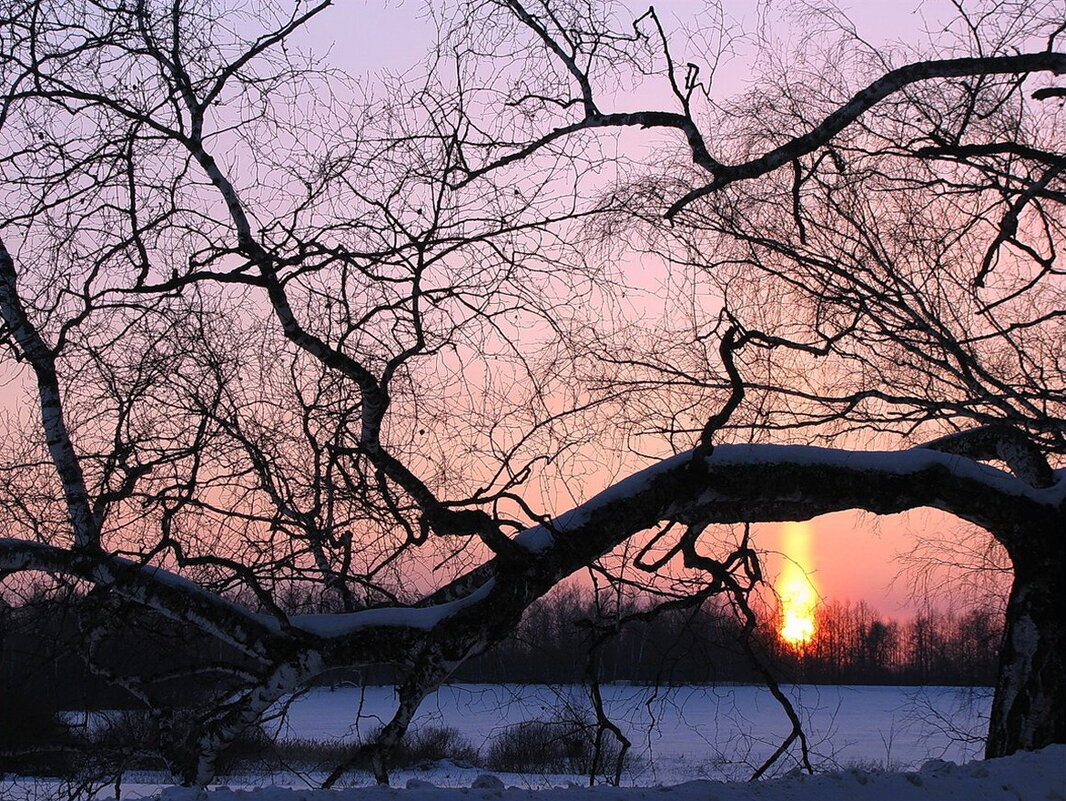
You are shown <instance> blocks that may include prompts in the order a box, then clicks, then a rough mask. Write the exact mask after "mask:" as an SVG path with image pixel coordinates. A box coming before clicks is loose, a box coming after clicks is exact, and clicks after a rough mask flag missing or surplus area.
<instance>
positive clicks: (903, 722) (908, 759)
mask: <svg viewBox="0 0 1066 801" xmlns="http://www.w3.org/2000/svg"><path fill="white" fill-rule="evenodd" d="M786 690H787V692H788V693H789V695H790V697H791V698H792V699H793V702H794V703H795V704H796V706H797V708H798V709H799V710H800V714H801V717H802V718H803V720H804V723H805V729H806V731H807V734H808V738H809V741H810V746H811V752H812V761H814V762H815V765H816V767H821V768H830V767H837V766H845V767H854V766H861V767H879V768H891V769H909V768H916V767H918V766H920V765H921V764H922V763H923V762H925V761H926V760H928V759H934V758H935V759H947V760H950V761H953V762H964V761H966V760H969V759H973V758H976V757H979V756H980V754H981V751H982V749H983V742H982V738H983V734H984V730H985V726H986V722H987V717H988V709H989V705H990V702H991V690H990V689H985V688H977V689H971V688H955V687H840V686H812V685H801V686H794V687H790V688H786ZM602 691H603V695H604V701H605V704H606V707H607V711H608V713H609V714H610V716H611V717H612V719H613V720H614V721H615V722H616V723H617V724H618V725H619V726H620V727H621V728H622V730H623V731H624V732H625V733H626V735H627V736H628V737H629V739H630V740H631V741H632V742H633V750H632V752H631V753H633V754H634V755H635V756H636V757H638V760H637V761H636V762H635V764H634V767H633V769H632V771H631V772H630V775H628V776H626V777H625V778H626V781H627V783H632V784H638V785H650V784H660V783H663V784H674V783H677V782H680V781H686V780H690V779H696V778H711V779H737V778H747V777H748V776H750V774H751V771H752V769H753V768H754V767H756V766H757V765H759V764H760V763H761V762H762V761H763V760H764V759H765V758H766V757H767V756H768V755H769V754H771V753H772V752H773V750H774V749H775V748H776V747H777V745H778V743H779V742H780V740H781V738H782V737H783V736H784V735H785V734H787V733H788V731H789V728H790V727H789V724H788V720H787V718H786V716H785V714H784V712H783V711H782V710H781V707H780V706H779V705H778V704H777V702H776V701H775V700H774V699H773V697H772V696H771V695H770V693H769V691H768V690H766V689H764V688H762V687H752V686H711V687H703V686H684V687H662V688H657V689H656V688H650V687H638V686H626V685H604V687H603V688H602ZM395 707H396V700H395V696H394V694H393V690H392V688H391V687H365V688H358V687H340V688H337V689H334V690H331V689H329V688H317V689H314V690H311V691H310V692H308V693H306V694H304V695H302V696H300V697H298V698H296V699H294V700H293V701H292V702H291V703H290V704H289V705H288V707H287V709H286V710H285V712H284V716H283V717H280V718H279V719H277V720H275V721H274V722H273V723H272V724H271V727H273V731H277V732H278V733H279V734H280V736H281V737H282V738H295V737H312V738H342V739H355V738H357V737H359V736H360V734H363V735H365V734H366V733H367V732H368V731H370V730H372V729H374V728H376V727H378V726H380V725H382V724H383V723H384V722H385V721H387V720H388V719H389V717H390V716H391V714H392V712H393V710H394V709H395ZM575 709H576V710H587V709H589V703H588V700H587V694H586V691H585V689H584V688H582V687H580V686H544V685H483V684H454V685H448V686H445V687H442V688H441V689H440V690H439V691H438V692H436V693H434V694H433V695H432V696H430V697H429V698H427V699H426V700H425V701H424V702H423V703H422V706H421V708H420V709H419V712H418V716H417V718H416V720H415V722H414V724H413V727H414V728H418V727H425V726H448V727H452V728H455V729H457V730H459V731H460V732H461V733H462V734H463V735H464V736H465V737H466V738H467V739H468V740H469V741H470V742H471V743H472V744H473V745H474V746H475V747H476V748H479V749H481V750H482V751H483V752H484V750H485V748H486V746H487V745H488V743H490V742H491V740H492V738H493V737H494V736H495V735H497V734H499V732H500V731H502V730H503V729H505V728H506V727H507V726H510V725H513V724H515V723H519V722H521V721H523V720H532V719H538V718H539V719H551V718H553V717H556V716H558V715H560V714H563V715H565V714H568V712H567V710H575ZM571 714H572V713H571ZM794 764H795V763H794V762H793V763H791V764H785V765H784V767H783V770H787V769H788V768H789V767H790V766H792V765H794Z"/></svg>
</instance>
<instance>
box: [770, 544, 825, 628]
mask: <svg viewBox="0 0 1066 801" xmlns="http://www.w3.org/2000/svg"><path fill="white" fill-rule="evenodd" d="M810 537H811V530H810V526H809V525H807V524H806V523H788V524H786V525H785V527H784V532H783V535H782V541H781V551H782V553H783V554H784V556H785V563H784V567H783V568H782V569H781V575H780V576H779V577H778V579H777V584H776V585H775V589H776V590H777V596H778V598H779V599H780V602H781V629H780V631H779V634H780V636H781V639H782V640H784V641H785V642H786V643H788V644H789V645H791V646H793V647H795V648H799V647H801V646H804V645H806V644H807V643H809V642H810V641H811V640H812V639H814V634H815V624H814V610H815V607H817V605H818V591H817V590H816V589H815V586H814V583H813V582H812V581H811V576H810V571H811V556H810Z"/></svg>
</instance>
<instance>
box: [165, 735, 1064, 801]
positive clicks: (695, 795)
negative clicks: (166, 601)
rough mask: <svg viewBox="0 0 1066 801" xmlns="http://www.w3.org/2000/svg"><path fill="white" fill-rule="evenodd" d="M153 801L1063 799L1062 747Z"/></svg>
mask: <svg viewBox="0 0 1066 801" xmlns="http://www.w3.org/2000/svg"><path fill="white" fill-rule="evenodd" d="M493 779H496V781H493ZM155 798H156V799H158V801H480V800H481V799H485V800H486V801H488V800H489V799H492V800H493V801H495V800H496V799H499V801H651V800H652V799H655V801H956V800H957V801H976V800H977V799H980V801H997V799H1004V801H1006V800H1007V799H1010V801H1056V800H1059V801H1062V800H1064V799H1066V745H1054V746H1049V747H1048V748H1045V749H1043V750H1042V751H1034V752H1030V753H1020V754H1015V755H1013V756H1010V757H1005V758H1003V759H990V760H987V761H975V762H969V763H967V764H965V765H956V764H954V763H953V762H944V761H942V760H932V761H930V762H927V763H925V764H924V765H923V766H922V767H921V769H920V770H917V771H911V772H907V773H888V772H880V771H865V770H843V771H835V772H832V773H821V774H817V775H815V776H807V775H799V776H789V777H785V778H780V779H771V780H768V781H759V782H712V781H695V782H687V783H685V784H679V785H676V786H673V787H621V788H618V787H604V786H600V787H576V786H573V785H571V786H569V787H563V788H556V789H550V790H529V789H525V788H521V787H508V788H504V787H503V782H502V781H500V780H499V779H498V778H497V777H493V776H491V775H486V774H483V775H481V776H479V777H478V778H477V780H476V781H475V782H474V786H473V787H469V788H442V787H434V786H433V785H432V784H430V783H429V782H410V783H408V786H407V788H406V789H398V788H394V787H360V788H354V789H346V790H294V789H289V788H282V787H262V788H256V789H251V790H234V789H230V788H228V787H219V788H214V789H209V790H208V791H207V792H206V793H204V792H202V791H196V790H192V789H188V788H183V787H171V788H168V789H166V790H163V791H162V793H160V794H159V795H158V796H155Z"/></svg>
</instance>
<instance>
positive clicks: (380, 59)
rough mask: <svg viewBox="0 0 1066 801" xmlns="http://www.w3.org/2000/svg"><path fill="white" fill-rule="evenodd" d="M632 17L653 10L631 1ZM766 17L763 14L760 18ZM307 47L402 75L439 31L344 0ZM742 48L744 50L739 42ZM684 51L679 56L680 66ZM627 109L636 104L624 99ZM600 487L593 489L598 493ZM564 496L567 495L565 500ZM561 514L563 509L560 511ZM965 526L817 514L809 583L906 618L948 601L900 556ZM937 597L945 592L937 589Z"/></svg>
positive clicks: (681, 0) (352, 67) (774, 14)
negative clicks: (906, 571) (918, 582)
mask: <svg viewBox="0 0 1066 801" xmlns="http://www.w3.org/2000/svg"><path fill="white" fill-rule="evenodd" d="M628 5H629V7H630V8H632V9H634V10H635V11H636V13H638V14H639V13H640V12H641V11H643V10H645V9H646V8H647V4H641V3H632V2H631V3H629V4H628ZM654 5H655V8H656V9H657V11H658V12H659V13H660V17H661V19H662V20H663V22H664V25H666V26H667V27H668V29H669V28H673V29H681V28H691V27H692V26H693V24H694V22H696V23H699V22H704V23H708V24H710V23H713V21H714V19H715V15H714V14H713V13H708V11H707V9H708V8H712V9H713V6H710V4H707V3H704V2H701V1H700V0H669V2H659V3H655V4H654ZM843 5H844V6H845V8H846V10H847V12H848V16H849V18H850V19H851V20H852V21H853V22H854V23H855V26H856V30H857V31H858V33H859V34H860V35H861V36H862V37H863V38H865V39H866V40H867V41H868V42H870V43H871V44H874V45H876V44H879V43H894V44H895V43H907V44H915V45H917V44H920V43H922V42H925V41H928V39H929V38H930V35H929V32H934V33H933V36H934V37H935V31H936V28H937V25H936V20H937V19H938V17H940V16H947V15H950V14H951V13H952V12H953V11H954V9H953V8H952V7H951V4H950V3H948V2H929V1H928V0H927V1H926V2H919V0H900V1H899V2H896V1H895V0H893V2H881V0H877V1H876V2H875V1H874V0H860V1H858V2H852V3H846V4H843ZM721 7H722V9H723V11H724V14H725V16H726V18H727V19H732V20H735V21H736V22H737V23H738V24H739V25H740V26H741V27H744V28H747V29H748V30H755V29H756V28H757V27H758V26H759V24H760V20H765V21H766V22H768V23H769V24H770V27H771V29H772V30H773V32H774V35H775V36H776V37H778V38H784V39H787V37H788V36H789V29H788V28H787V27H785V26H782V25H781V24H780V22H779V20H780V9H781V7H783V4H781V3H774V2H765V3H756V2H753V0H726V1H725V2H723V3H722V4H721ZM761 14H762V15H765V16H764V17H763V16H761ZM309 33H310V35H309V37H308V39H307V42H306V46H307V47H309V48H310V49H311V50H313V51H314V52H316V53H327V52H328V53H329V60H330V61H331V62H332V63H336V64H337V65H338V66H341V67H343V68H344V69H346V70H349V71H350V72H352V73H353V74H361V75H366V76H367V78H368V80H372V78H373V76H375V75H377V74H380V73H382V72H393V73H396V72H403V71H405V70H406V69H407V68H408V67H410V66H411V65H412V64H414V63H415V62H416V61H417V60H418V59H419V58H420V56H421V55H422V54H423V53H424V52H425V50H426V49H427V48H428V47H430V46H431V45H432V43H433V29H432V26H431V25H430V24H429V22H428V21H427V18H426V13H425V10H424V6H423V5H422V4H421V3H418V2H410V1H409V2H399V3H397V2H389V3H381V2H369V1H368V0H349V2H345V3H338V4H337V5H336V6H335V7H334V8H331V9H329V11H327V12H326V13H325V14H323V15H321V16H320V17H319V19H317V20H316V21H314V22H313V23H312V25H311V29H310V32H309ZM738 49H739V50H741V51H742V50H743V46H742V45H738ZM744 55H745V54H744V53H743V52H738V54H737V55H736V57H735V58H734V59H733V60H732V61H727V62H726V63H724V64H723V65H722V66H721V67H720V68H719V71H718V72H717V74H716V76H715V83H714V85H713V88H712V92H713V93H714V95H715V96H717V97H723V98H724V97H728V96H729V95H730V94H733V93H735V92H737V91H741V90H743V89H745V88H747V87H748V86H749V85H750V83H751V80H752V79H751V75H750V71H749V67H748V62H747V61H746V59H745V58H744ZM684 56H685V54H684V53H682V54H680V55H678V58H679V60H680V59H682V58H684ZM655 98H656V93H655V92H654V91H650V90H649V92H648V93H647V95H646V96H642V97H638V100H646V102H647V103H648V104H649V105H650V104H653V103H654V102H655ZM627 101H628V102H629V103H630V104H633V103H634V102H635V101H634V99H633V98H627ZM662 136H663V135H662V134H655V137H654V138H652V137H651V136H644V137H643V138H641V136H640V135H630V134H628V133H627V137H628V138H627V144H628V143H632V144H633V145H635V146H637V147H644V148H647V147H651V146H654V145H655V144H656V143H658V142H660V141H661V137H662ZM634 280H635V281H636V282H637V283H641V284H645V283H646V284H648V285H654V282H655V280H656V278H655V276H654V275H651V274H642V275H638V276H636V277H635V279H634ZM599 488H600V487H598V486H595V487H593V488H592V489H594V490H598V489H599ZM564 502H565V500H563V499H561V500H560V503H561V504H562V503H564ZM557 511H562V509H559V510H557ZM962 525H963V524H961V523H960V522H959V521H957V520H955V519H953V518H950V517H948V516H946V515H943V514H940V513H937V512H934V511H931V510H917V511H914V512H911V513H908V514H904V515H895V516H891V517H884V518H878V517H876V516H874V515H870V514H863V513H854V512H842V513H838V514H833V515H827V516H825V517H821V518H818V519H816V520H814V521H812V523H811V532H812V540H811V546H810V558H811V564H810V565H809V568H810V569H811V570H812V577H813V580H814V582H815V584H816V586H817V588H818V590H819V592H820V593H821V595H822V597H823V598H824V599H827V600H835V601H851V602H855V601H860V600H862V601H866V602H867V603H868V604H870V605H871V606H873V607H874V608H875V609H878V610H879V611H880V612H881V613H882V614H885V615H888V616H900V617H907V616H910V615H912V614H914V613H915V612H916V611H917V610H919V609H920V608H921V607H922V606H923V605H925V604H926V603H928V602H930V601H932V602H933V603H940V602H942V600H943V599H942V598H940V597H934V598H930V597H928V595H927V594H926V593H925V592H924V591H923V590H922V588H921V587H919V588H918V590H917V594H915V588H914V586H913V582H912V581H911V580H910V579H909V578H908V576H906V575H903V576H901V575H900V571H901V567H902V565H901V563H900V562H898V561H897V559H896V557H897V555H898V554H900V553H903V552H907V551H910V550H911V548H912V547H913V546H914V544H915V542H916V537H918V536H921V535H938V534H940V533H943V532H950V531H952V530H956V529H958V528H959V527H960V526H962ZM755 530H756V532H757V537H758V541H759V543H760V544H761V545H762V547H764V548H766V549H767V550H769V551H771V552H772V553H771V554H770V555H769V556H768V557H767V560H766V562H767V565H766V566H767V571H768V573H769V574H770V575H771V576H775V575H776V574H777V573H778V572H779V571H780V569H781V564H782V560H781V558H780V557H779V556H778V555H777V554H778V553H779V552H780V550H781V548H782V545H783V534H782V533H783V531H784V527H783V526H781V525H773V524H765V525H760V526H757V527H756V528H755ZM938 595H939V593H938Z"/></svg>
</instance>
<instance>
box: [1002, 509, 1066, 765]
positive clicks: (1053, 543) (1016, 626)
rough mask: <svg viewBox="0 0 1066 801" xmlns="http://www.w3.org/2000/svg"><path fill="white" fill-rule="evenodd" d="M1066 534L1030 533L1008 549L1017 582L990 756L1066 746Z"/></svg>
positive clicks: (1060, 530) (1005, 637)
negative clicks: (1049, 746) (1056, 745)
mask: <svg viewBox="0 0 1066 801" xmlns="http://www.w3.org/2000/svg"><path fill="white" fill-rule="evenodd" d="M1064 534H1066V530H1064V529H1063V528H1062V527H1059V528H1057V529H1053V530H1037V531H1033V532H1030V536H1029V537H1019V538H1017V539H1018V540H1019V542H1016V543H1015V544H1014V545H1013V546H1012V547H1009V548H1008V550H1009V551H1010V554H1011V559H1012V560H1013V562H1014V582H1013V585H1012V586H1011V592H1010V599H1009V601H1008V603H1007V616H1006V625H1005V627H1004V633H1003V644H1002V647H1001V648H1000V656H999V675H998V679H997V681H996V694H995V698H994V700H993V702H992V713H991V719H990V720H989V730H988V741H987V742H986V744H985V757H986V758H989V759H991V758H993V757H1001V756H1007V755H1008V754H1013V753H1014V752H1016V751H1032V750H1035V749H1038V748H1043V747H1044V746H1046V745H1049V744H1051V743H1066V575H1064V574H1066V538H1064V536H1063V535H1064Z"/></svg>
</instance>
